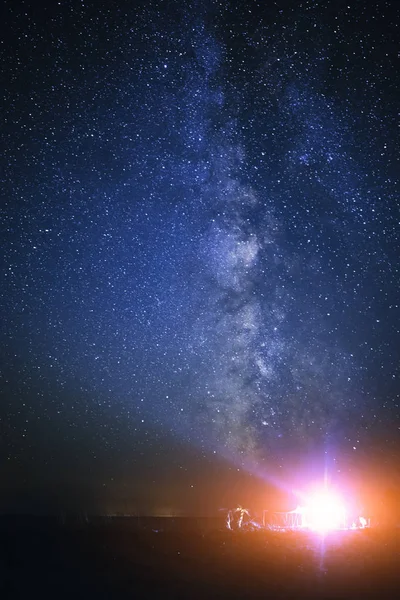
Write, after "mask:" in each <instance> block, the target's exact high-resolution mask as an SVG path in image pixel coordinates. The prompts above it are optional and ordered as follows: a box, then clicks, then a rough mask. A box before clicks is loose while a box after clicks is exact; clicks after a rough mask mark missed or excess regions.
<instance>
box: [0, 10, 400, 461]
mask: <svg viewBox="0 0 400 600" xmlns="http://www.w3.org/2000/svg"><path fill="white" fill-rule="evenodd" d="M117 4H118V3H117ZM239 4H240V6H239ZM278 4H279V3H278ZM391 10H392V9H391V7H390V5H389V4H386V3H383V4H382V3H379V6H378V3H377V4H376V5H373V6H371V7H369V8H366V7H364V5H363V4H362V3H358V2H356V3H352V4H351V5H349V6H347V5H346V6H345V5H343V6H342V7H341V9H340V10H339V8H334V7H333V5H332V7H331V8H328V7H325V8H324V7H322V6H319V5H318V4H316V3H311V2H304V3H301V4H299V5H297V4H293V6H292V5H291V4H290V3H286V2H285V3H283V4H282V6H281V7H280V8H277V7H273V8H271V10H268V11H267V10H266V8H265V7H264V6H263V4H260V5H258V4H257V3H255V2H249V3H247V4H244V5H242V4H241V3H238V6H234V3H233V5H230V4H229V3H217V2H216V3H209V6H208V8H202V9H200V8H199V7H198V6H196V5H193V6H192V7H190V8H189V9H188V8H187V7H186V8H185V7H184V6H183V5H181V4H180V3H168V7H167V3H162V2H160V3H154V4H153V3H152V5H151V6H150V7H148V6H147V5H146V3H144V4H143V6H142V7H140V6H139V5H138V6H137V8H136V9H132V7H131V6H130V4H129V3H125V2H121V3H120V6H119V7H118V8H116V7H113V8H109V7H108V5H107V3H105V4H99V5H97V4H96V6H94V4H93V3H90V2H89V3H87V4H83V3H79V2H71V3H63V4H57V5H56V6H53V5H52V4H49V5H48V6H44V7H43V8H42V9H40V10H37V11H36V10H34V9H33V6H31V5H30V4H29V3H28V4H27V8H26V11H22V9H21V8H17V7H15V6H13V5H12V4H10V5H9V6H8V8H7V11H8V15H9V23H10V31H11V33H12V35H11V34H10V36H9V39H8V40H7V47H6V50H3V69H4V72H5V74H6V82H7V83H6V86H5V102H6V103H5V127H4V129H3V132H2V141H3V147H4V148H5V152H4V153H3V157H2V175H1V177H2V189H3V201H2V239H3V247H4V249H5V251H4V252H3V261H2V274H3V284H2V287H1V294H2V328H1V333H2V348H3V350H2V375H3V377H2V378H3V386H2V390H3V392H2V393H3V396H2V397H3V399H2V405H1V409H0V411H1V419H2V423H3V424H4V425H5V431H6V435H5V437H4V438H3V442H2V443H3V445H4V449H5V454H4V455H5V456H6V457H7V459H6V460H8V461H11V462H12V461H17V462H18V461H24V460H29V461H33V462H35V460H39V459H38V458H37V457H38V456H39V455H40V451H39V448H41V447H42V446H43V439H44V438H45V437H46V436H44V437H43V432H44V433H46V435H49V436H50V437H51V436H52V435H53V434H54V431H57V432H59V434H58V442H52V443H54V447H53V446H51V447H52V448H55V447H57V445H58V444H61V445H62V447H63V449H64V450H63V452H66V448H68V452H69V453H70V455H71V456H73V455H75V454H76V456H79V455H80V452H81V451H82V450H81V449H78V450H76V451H75V450H74V448H75V445H76V444H78V441H77V440H79V439H80V438H81V437H83V438H85V439H86V442H85V452H87V453H88V454H89V455H91V456H96V455H98V454H99V453H101V450H100V448H103V449H104V448H105V449H106V450H105V451H108V450H109V451H114V450H115V449H116V448H118V447H119V444H120V436H123V437H124V439H125V440H128V442H127V443H128V445H129V446H130V447H131V449H132V452H133V453H136V455H138V456H142V457H145V456H146V453H152V452H153V453H155V454H157V455H161V456H162V454H163V449H162V445H161V446H160V444H162V442H160V441H159V436H163V435H164V434H168V435H171V436H172V437H173V438H176V439H178V440H184V441H185V443H188V444H189V445H191V446H192V447H193V448H196V449H197V450H198V451H199V452H203V453H204V454H205V455H207V456H208V455H211V456H213V455H217V456H221V457H224V458H225V459H227V460H228V461H229V462H230V463H232V464H234V465H235V466H238V467H244V468H245V469H249V470H250V471H252V470H254V471H256V472H257V473H260V472H265V473H268V469H269V467H270V465H272V464H277V463H279V464H284V463H285V461H286V462H288V461H290V460H291V459H292V458H293V456H294V454H298V455H301V453H302V452H303V453H307V452H309V451H310V448H312V449H314V451H315V452H317V453H320V454H321V456H323V455H324V453H327V452H329V453H330V454H331V455H332V457H333V459H332V460H336V457H339V455H340V454H341V453H342V454H343V455H347V454H352V453H357V452H359V453H362V452H367V449H368V446H369V444H370V440H371V439H373V438H374V436H375V437H377V438H378V439H379V440H380V442H379V445H380V447H381V448H382V449H383V451H384V452H385V453H386V455H387V456H388V461H390V460H391V459H392V457H393V456H394V455H395V454H394V453H395V444H396V442H395V440H396V436H398V420H399V396H398V376H399V374H398V364H399V358H400V357H399V350H398V348H399V347H400V346H399V306H398V269H399V260H398V252H397V244H398V232H399V228H398V195H397V194H398V188H397V179H396V177H397V172H396V168H395V163H396V158H398V140H397V137H396V127H397V112H398V110H397V109H398V106H397V107H396V103H395V98H396V93H395V90H396V89H398V88H397V86H396V77H397V84H398V73H397V72H396V70H395V58H396V57H395V46H396V44H395V39H396V37H395V26H392V25H391V23H393V15H392V13H391ZM383 32H384V34H385V35H383ZM121 428H122V429H123V431H124V433H123V434H122V433H121V431H122V429H121ZM381 431H386V434H385V435H383V437H382V435H381ZM50 432H53V433H50ZM160 439H161V438H160ZM374 439H375V438H374ZM79 448H81V447H80V446H79ZM46 453H47V458H46V460H45V462H46V463H47V462H48V460H50V459H49V456H51V452H49V451H48V448H47V450H46ZM74 453H75V454H74ZM143 460H145V458H143ZM174 460H175V462H176V463H177V464H179V462H180V458H179V457H176V458H175V459H174Z"/></svg>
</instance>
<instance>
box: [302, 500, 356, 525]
mask: <svg viewBox="0 0 400 600" xmlns="http://www.w3.org/2000/svg"><path fill="white" fill-rule="evenodd" d="M305 513H306V520H307V525H308V526H309V527H311V529H314V530H316V531H331V530H332V529H341V528H342V527H344V525H345V517H346V511H345V508H344V506H343V504H342V502H341V501H340V499H339V498H338V497H337V496H335V495H334V494H331V493H329V492H326V491H324V492H320V493H318V494H314V495H313V496H311V497H310V499H309V501H308V503H307V506H306V511H305Z"/></svg>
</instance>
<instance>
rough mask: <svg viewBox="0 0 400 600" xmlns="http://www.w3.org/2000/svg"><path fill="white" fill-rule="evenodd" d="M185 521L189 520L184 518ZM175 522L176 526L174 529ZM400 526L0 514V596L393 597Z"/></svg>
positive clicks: (399, 580) (398, 580)
mask: <svg viewBox="0 0 400 600" xmlns="http://www.w3.org/2000/svg"><path fill="white" fill-rule="evenodd" d="M182 523H183V521H182ZM173 525H174V526H173ZM395 597H400V530H399V529H396V528H395V529H385V530H384V529H370V530H364V531H354V532H341V533H334V534H330V535H329V536H327V537H326V538H325V540H324V541H323V539H322V538H317V537H315V536H312V535H311V534H300V533H291V532H287V533H277V532H266V531H256V532H247V533H243V532H238V533H232V532H229V531H225V530H218V529H213V528H211V527H203V526H201V525H200V524H199V523H198V522H196V523H195V522H193V523H192V526H190V524H189V523H188V522H187V523H185V526H182V525H181V524H179V523H178V524H176V523H175V522H172V521H171V523H169V525H168V526H166V527H160V524H159V523H157V529H155V528H154V523H150V522H149V523H148V524H147V525H146V524H144V525H143V524H140V523H139V522H134V521H130V520H129V519H111V520H104V521H102V520H97V521H95V522H93V521H91V522H89V523H86V522H85V523H69V524H68V523H64V524H62V523H57V522H51V521H45V520H42V519H30V520H26V519H25V520H22V519H15V518H14V519H9V518H8V519H6V518H2V519H1V520H0V598H1V599H2V600H3V599H4V600H8V598H10V599H11V598H24V599H25V598H40V599H41V600H44V599H47V598H52V599H53V598H54V599H61V598H62V599H64V598H71V599H72V600H75V599H76V598H85V599H86V600H89V599H91V598H94V599H96V600H99V599H103V598H110V599H112V598H116V599H119V598H163V599H164V598H176V599H178V598H190V599H197V598H207V599H210V598H244V599H248V598H249V599H250V598H352V599H357V598H362V599H365V598H380V599H382V598H395Z"/></svg>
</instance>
